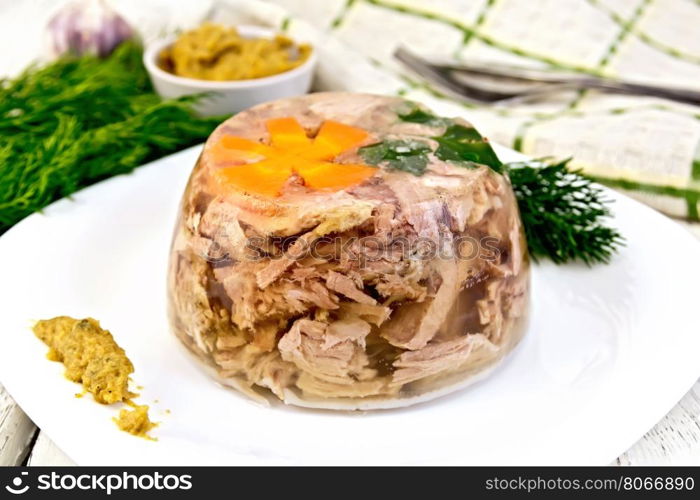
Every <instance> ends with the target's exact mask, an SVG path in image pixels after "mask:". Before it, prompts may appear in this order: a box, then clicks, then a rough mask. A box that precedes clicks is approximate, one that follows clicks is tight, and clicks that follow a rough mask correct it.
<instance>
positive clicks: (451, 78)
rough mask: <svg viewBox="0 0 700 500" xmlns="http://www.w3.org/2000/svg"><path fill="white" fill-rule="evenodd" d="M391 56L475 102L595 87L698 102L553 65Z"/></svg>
mask: <svg viewBox="0 0 700 500" xmlns="http://www.w3.org/2000/svg"><path fill="white" fill-rule="evenodd" d="M394 57H396V58H397V59H398V60H399V61H401V62H402V63H403V64H405V65H406V66H407V67H408V68H410V69H411V70H412V71H413V72H414V73H416V74H417V75H419V76H421V77H423V78H425V79H426V80H428V81H430V82H432V83H435V84H437V85H438V86H439V87H441V89H442V90H444V91H446V92H448V93H449V94H451V95H453V96H456V97H459V98H461V99H464V100H467V101H471V102H475V103H479V104H483V103H490V104H506V103H508V104H510V103H514V102H522V101H530V100H534V99H538V98H541V97H543V96H546V95H549V94H552V93H554V92H560V91H563V90H577V89H595V90H601V91H605V92H614V93H620V94H633V95H644V96H654V97H662V98H666V99H671V100H674V101H678V102H683V103H688V104H695V105H700V91H697V90H692V89H684V88H676V87H660V86H654V85H645V84H640V83H633V82H625V81H621V80H613V79H611V78H603V77H598V76H593V75H587V74H579V73H572V72H568V71H559V70H556V69H531V68H524V67H516V66H507V65H503V64H488V65H486V64H478V63H459V64H455V63H451V62H445V63H433V62H428V61H426V60H425V59H423V58H422V57H419V56H417V55H415V54H413V53H411V52H410V51H408V50H406V49H404V48H401V47H399V48H398V49H397V50H396V52H395V53H394Z"/></svg>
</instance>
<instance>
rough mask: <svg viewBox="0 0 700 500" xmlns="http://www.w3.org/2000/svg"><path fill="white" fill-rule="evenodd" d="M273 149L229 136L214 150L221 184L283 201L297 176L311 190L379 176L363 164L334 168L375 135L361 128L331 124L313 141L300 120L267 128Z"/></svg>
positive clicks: (277, 120) (340, 186) (277, 121)
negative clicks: (288, 185) (341, 157)
mask: <svg viewBox="0 0 700 500" xmlns="http://www.w3.org/2000/svg"><path fill="white" fill-rule="evenodd" d="M265 125H266V127H267V130H268V132H269V133H270V145H269V146H268V145H266V144H262V143H260V142H256V141H251V140H249V139H244V138H242V137H236V136H223V137H222V138H221V139H220V140H219V142H218V143H217V144H215V145H214V147H213V148H212V154H213V158H214V161H216V162H217V163H218V164H219V165H226V166H225V168H220V169H218V170H216V176H217V177H218V179H219V181H220V182H222V183H224V184H229V185H232V186H235V187H237V188H238V189H241V190H243V191H246V192H250V193H256V194H261V195H264V196H279V195H280V194H281V191H282V189H283V188H284V185H285V183H286V182H287V180H288V179H289V177H290V176H291V175H292V174H293V173H295V172H296V173H297V174H298V175H299V176H300V177H302V178H303V179H304V182H305V184H306V186H307V187H309V188H311V189H329V190H330V189H333V190H337V189H343V188H345V187H349V186H353V185H355V184H358V183H360V182H362V181H364V180H366V179H368V178H369V177H371V176H372V175H374V173H375V172H376V171H377V169H376V168H375V167H371V166H369V165H360V164H340V163H332V162H331V160H333V159H334V158H335V157H336V156H337V155H339V154H340V153H343V152H344V151H347V150H348V149H351V148H353V147H357V146H359V145H360V144H361V143H362V142H363V141H365V139H366V138H367V137H368V136H369V134H368V133H367V132H366V131H364V130H362V129H359V128H356V127H351V126H349V125H345V124H343V123H339V122H335V121H332V120H327V121H325V122H323V124H322V125H321V128H320V129H319V131H318V134H317V136H316V137H315V138H314V139H313V140H312V139H309V138H308V137H307V136H306V131H305V130H304V128H303V127H302V126H301V124H299V122H298V121H297V120H296V119H295V118H289V117H283V118H274V119H271V120H268V121H267V122H266V123H265Z"/></svg>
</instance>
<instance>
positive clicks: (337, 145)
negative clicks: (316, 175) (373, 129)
mask: <svg viewBox="0 0 700 500" xmlns="http://www.w3.org/2000/svg"><path fill="white" fill-rule="evenodd" d="M368 135H369V134H368V133H367V132H366V131H365V130H362V129H361V128H357V127H351V126H350V125H345V124H343V123H339V122H336V121H333V120H326V121H325V122H323V125H321V128H320V129H319V131H318V134H317V135H316V138H315V139H314V144H313V150H312V151H310V152H309V156H308V157H309V158H313V159H315V160H331V159H333V157H335V156H337V155H339V154H340V153H342V152H344V151H347V150H348V149H350V148H353V147H355V146H358V145H360V144H361V143H362V141H364V140H365V139H366V138H367V136H368Z"/></svg>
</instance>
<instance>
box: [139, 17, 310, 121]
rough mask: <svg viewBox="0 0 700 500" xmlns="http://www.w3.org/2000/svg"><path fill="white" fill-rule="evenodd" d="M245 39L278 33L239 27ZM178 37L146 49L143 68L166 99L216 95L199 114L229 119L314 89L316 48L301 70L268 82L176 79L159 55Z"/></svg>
mask: <svg viewBox="0 0 700 500" xmlns="http://www.w3.org/2000/svg"><path fill="white" fill-rule="evenodd" d="M236 29H237V30H238V32H239V33H240V34H241V36H244V37H251V38H252V37H256V38H272V37H274V36H275V34H276V31H275V30H273V29H269V28H265V27H262V26H246V25H243V26H236ZM175 38H176V37H174V36H173V37H169V38H164V39H161V40H158V41H155V42H153V43H151V44H149V46H148V47H147V48H146V50H145V51H144V54H143V64H144V66H146V70H147V71H148V74H149V75H150V77H151V82H152V83H153V87H154V88H155V90H156V92H158V94H159V95H160V96H161V97H164V98H168V99H170V98H174V97H181V96H184V95H192V94H199V93H202V92H213V94H212V95H211V96H210V97H207V98H205V99H203V100H202V101H200V102H199V103H198V104H197V106H196V110H197V112H198V113H199V114H200V115H203V116H214V115H227V114H234V113H238V112H239V111H242V110H244V109H246V108H249V107H250V106H253V105H255V104H260V103H261V102H266V101H272V100H275V99H281V98H283V97H292V96H295V95H302V94H306V93H307V92H308V91H309V89H310V88H311V80H312V78H313V72H314V67H315V65H316V49H315V48H314V47H312V50H311V54H310V55H309V58H308V59H307V60H306V61H304V63H303V64H301V65H300V66H298V67H296V68H294V69H291V70H289V71H285V72H284V73H279V74H277V75H272V76H266V77H264V78H254V79H251V80H232V81H211V80H198V79H195V78H185V77H182V76H177V75H173V74H172V73H168V72H167V71H165V70H163V69H161V68H160V67H158V64H157V61H158V55H159V54H160V52H161V51H162V50H163V49H164V48H166V47H167V46H168V45H170V44H172V43H173V42H174V41H175Z"/></svg>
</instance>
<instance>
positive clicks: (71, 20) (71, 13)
mask: <svg viewBox="0 0 700 500" xmlns="http://www.w3.org/2000/svg"><path fill="white" fill-rule="evenodd" d="M47 29H48V34H49V45H50V47H49V50H50V52H51V55H52V56H53V57H58V56H60V55H63V54H74V55H82V54H86V53H91V54H96V55H98V56H100V57H104V56H107V55H109V54H110V53H111V52H112V51H113V50H114V48H115V47H116V46H117V45H119V44H120V43H121V42H123V41H124V40H126V39H127V38H130V37H131V36H133V33H134V32H133V30H132V29H131V27H130V26H129V24H128V23H127V22H126V21H125V20H124V19H123V18H122V17H121V16H119V14H117V13H116V12H114V11H113V10H112V9H111V8H110V7H109V6H108V5H107V4H106V3H105V2H104V0H77V1H73V2H70V3H68V4H66V5H65V6H63V7H62V8H61V9H60V10H59V11H58V12H57V13H56V14H54V16H53V17H52V18H51V20H50V21H49V24H48V26H47Z"/></svg>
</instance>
